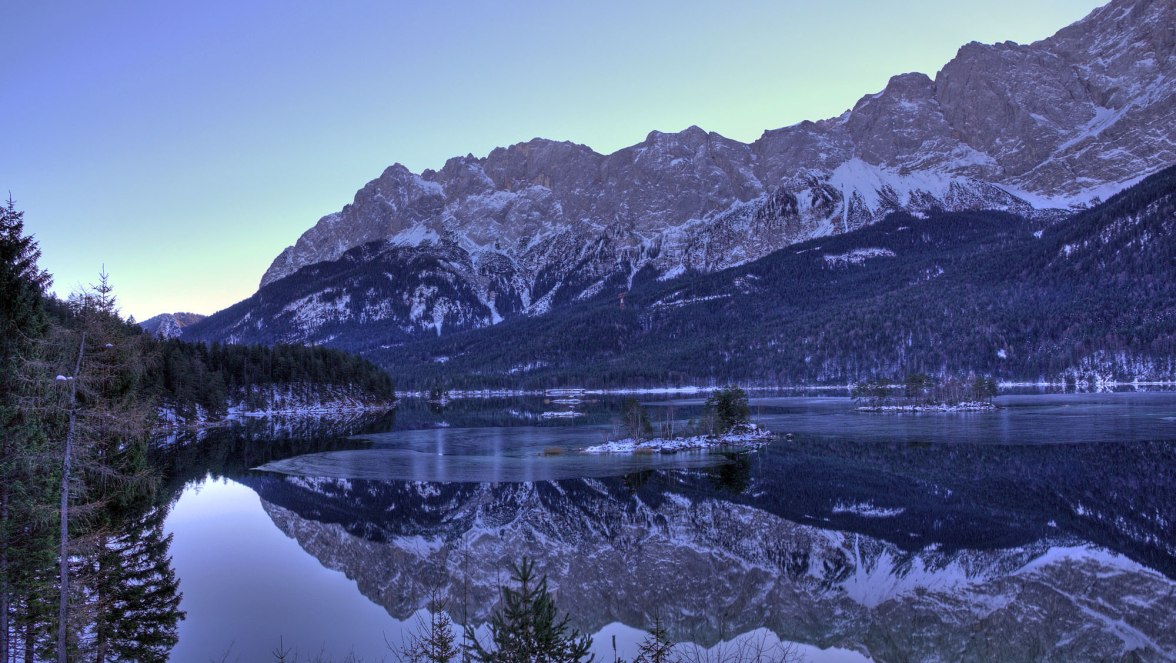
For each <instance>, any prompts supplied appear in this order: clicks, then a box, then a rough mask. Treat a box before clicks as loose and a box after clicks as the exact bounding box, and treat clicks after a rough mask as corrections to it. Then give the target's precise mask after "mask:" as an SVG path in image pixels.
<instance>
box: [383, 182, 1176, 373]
mask: <svg viewBox="0 0 1176 663" xmlns="http://www.w3.org/2000/svg"><path fill="white" fill-rule="evenodd" d="M855 252H856V253H855ZM871 256H872V257H871ZM1174 256H1176V168H1170V169H1168V170H1166V171H1163V172H1160V173H1158V174H1156V175H1154V176H1152V177H1149V178H1147V179H1146V180H1144V181H1143V182H1141V183H1140V184H1138V185H1136V186H1134V187H1131V188H1130V189H1128V190H1126V191H1124V192H1122V193H1121V194H1119V195H1117V196H1115V197H1114V198H1112V199H1110V200H1109V201H1107V202H1106V203H1103V204H1102V205H1099V206H1097V207H1095V208H1093V209H1091V210H1088V211H1086V212H1082V213H1079V214H1076V215H1074V216H1073V217H1071V218H1069V219H1066V220H1064V221H1061V222H1058V223H1055V224H1053V225H1048V226H1046V225H1043V224H1042V223H1038V222H1033V221H1030V220H1027V219H1023V218H1020V217H1017V216H1013V215H1010V214H1004V213H994V212H961V213H950V214H948V213H944V214H933V215H931V216H930V217H929V218H925V219H921V218H915V217H913V216H910V215H907V214H893V215H891V216H890V217H888V218H887V219H886V220H884V221H883V222H880V223H878V224H876V225H873V226H869V227H866V228H863V229H861V230H858V231H855V232H852V233H847V234H844V235H838V236H833V237H825V238H821V239H817V240H812V241H809V242H805V243H803V244H799V245H796V246H793V247H790V248H788V249H785V250H783V251H779V252H777V253H775V254H772V255H770V256H767V257H765V258H763V259H761V260H758V261H756V262H754V263H750V264H748V265H744V266H741V267H738V268H734V269H730V270H726V271H723V272H718V273H714V274H708V275H704V276H693V277H689V276H688V277H683V278H680V279H677V280H674V281H670V282H666V283H655V282H649V281H646V282H644V283H643V284H639V285H635V286H634V288H633V290H632V291H630V292H629V294H628V296H627V297H626V303H625V306H624V307H623V308H622V307H620V306H618V304H617V302H616V301H615V300H613V299H612V298H611V297H609V298H603V299H601V300H597V301H592V302H585V303H580V304H574V305H570V306H568V307H565V308H562V309H560V310H559V311H557V312H554V313H553V314H549V315H545V316H540V317H536V318H515V319H511V320H508V321H506V322H503V323H501V324H499V325H496V326H494V327H490V328H486V329H479V330H473V331H465V332H459V333H455V334H453V335H449V336H442V337H441V338H432V339H426V340H421V341H417V342H415V343H410V344H407V345H403V346H398V347H393V348H388V349H381V350H376V351H373V352H372V353H371V354H370V355H369V356H370V357H371V358H373V359H374V360H376V361H377V362H378V363H381V364H382V365H385V366H388V367H391V368H393V369H394V370H395V371H396V374H397V378H398V380H399V382H400V383H401V384H402V385H406V386H409V387H413V386H415V385H418V384H437V383H445V384H447V385H448V386H450V387H458V388H460V387H473V386H525V387H550V386H559V385H566V384H568V383H577V384H582V385H585V386H608V385H622V384H627V385H641V384H647V385H648V384H671V385H672V384H681V383H690V382H699V381H701V382H712V383H719V384H722V383H725V382H729V381H740V382H744V383H746V382H748V381H752V382H759V383H764V384H781V385H786V384H805V383H809V384H811V383H840V384H844V383H848V382H857V381H860V380H866V379H871V378H878V377H880V378H888V379H896V380H901V379H902V378H903V377H904V376H906V375H909V374H915V373H922V374H928V375H940V376H942V375H957V376H967V375H972V374H978V375H992V376H995V377H998V378H1002V379H1026V380H1038V379H1042V378H1044V379H1051V380H1058V379H1064V378H1068V379H1072V380H1084V379H1092V380H1093V379H1099V378H1104V377H1114V378H1118V379H1127V380H1130V379H1133V378H1143V379H1148V378H1149V377H1159V376H1163V377H1168V378H1171V376H1173V375H1176V260H1174ZM439 358H445V361H439V360H438V359H439Z"/></svg>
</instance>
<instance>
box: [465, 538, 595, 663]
mask: <svg viewBox="0 0 1176 663" xmlns="http://www.w3.org/2000/svg"><path fill="white" fill-rule="evenodd" d="M511 579H512V580H513V581H514V582H515V583H517V584H518V588H517V589H515V588H510V587H503V588H502V606H501V607H500V608H499V609H498V610H496V611H495V612H494V614H493V615H492V616H491V618H490V635H491V640H492V642H493V647H492V648H490V649H487V648H486V647H485V646H484V645H483V644H482V643H481V642H480V641H479V640H478V638H477V636H476V634H475V632H474V629H473V627H472V626H470V625H468V624H467V625H466V640H467V641H468V642H469V644H467V645H466V654H467V655H469V656H470V657H471V658H472V659H473V660H475V661H484V662H486V663H519V662H522V661H529V662H533V663H572V662H579V661H591V660H592V656H591V655H590V654H589V653H588V650H589V649H590V648H591V647H592V637H591V636H582V637H581V636H580V632H579V630H577V629H572V628H571V627H570V626H569V622H570V621H571V617H570V616H569V615H567V614H566V613H565V614H564V616H563V618H562V619H560V618H557V610H556V606H555V601H554V600H553V599H552V598H551V595H550V594H548V593H547V576H542V577H541V578H539V579H538V580H536V579H535V562H534V561H532V560H530V559H527V558H523V561H522V562H521V563H519V564H518V565H516V566H515V567H514V570H513V574H512V576H511Z"/></svg>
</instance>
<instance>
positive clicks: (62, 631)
mask: <svg viewBox="0 0 1176 663" xmlns="http://www.w3.org/2000/svg"><path fill="white" fill-rule="evenodd" d="M85 350H86V334H85V332H82V340H81V343H79V344H78V361H77V363H76V364H74V374H73V377H72V378H71V380H70V387H69V430H68V431H67V432H66V434H65V453H64V455H65V459H64V461H63V463H62V469H61V547H60V549H59V550H58V555H60V557H61V559H60V562H61V570H60V572H59V573H60V574H61V595H60V597H59V598H58V604H57V663H67V661H66V657H65V641H66V632H67V631H68V629H67V623H66V617H67V616H68V612H69V611H68V605H69V464H70V452H71V450H72V447H73V438H74V420H75V418H76V417H75V415H76V414H77V402H78V398H77V397H78V375H79V374H80V373H81V371H82V353H83V352H85Z"/></svg>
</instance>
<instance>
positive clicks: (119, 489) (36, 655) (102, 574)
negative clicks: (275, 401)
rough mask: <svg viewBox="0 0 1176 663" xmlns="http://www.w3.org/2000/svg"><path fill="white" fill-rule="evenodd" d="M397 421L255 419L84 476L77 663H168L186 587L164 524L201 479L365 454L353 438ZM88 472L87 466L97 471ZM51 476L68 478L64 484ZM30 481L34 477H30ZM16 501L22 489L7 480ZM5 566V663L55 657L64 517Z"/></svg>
mask: <svg viewBox="0 0 1176 663" xmlns="http://www.w3.org/2000/svg"><path fill="white" fill-rule="evenodd" d="M389 417H390V415H389V416H386V417H376V418H371V419H357V420H353V421H349V422H347V425H345V426H341V425H340V424H339V422H335V421H325V420H324V421H317V420H315V421H309V420H301V421H291V422H273V421H256V422H247V424H246V425H243V426H235V427H228V428H218V429H212V430H208V431H203V432H201V433H200V434H199V436H195V435H193V436H190V437H188V438H179V439H177V438H175V437H172V438H170V439H168V440H157V441H156V443H155V444H153V445H150V446H149V447H148V448H147V450H146V455H143V451H144V450H143V449H140V450H139V453H138V454H137V455H136V456H135V457H134V458H128V459H124V460H125V462H123V463H122V464H121V466H120V470H121V471H120V473H119V474H118V475H117V476H116V475H113V474H109V473H107V474H105V475H103V474H101V473H96V472H94V471H92V470H91V471H89V472H83V473H82V474H81V477H82V479H84V480H85V481H86V482H87V484H88V487H87V494H88V495H89V496H90V498H91V499H88V500H87V501H86V502H85V503H83V504H79V505H75V507H74V515H73V518H72V523H71V528H70V529H71V555H70V596H69V613H68V615H69V621H68V634H69V635H68V638H67V640H68V648H69V649H68V653H67V655H68V657H69V660H70V661H86V662H90V661H92V662H94V663H103V662H106V661H136V662H150V661H166V660H168V656H169V654H170V651H171V648H172V647H173V646H174V645H175V643H176V641H177V632H178V625H179V622H180V620H182V619H183V618H184V613H183V611H182V610H180V599H181V593H180V587H179V581H178V579H177V578H176V574H175V572H174V570H173V569H172V566H171V556H170V552H169V549H170V546H171V535H169V534H166V533H165V532H164V521H165V520H166V518H167V515H168V512H169V509H170V506H171V504H172V503H173V502H174V501H175V499H176V498H177V497H178V496H179V495H180V493H181V492H182V491H183V489H184V488H185V487H186V486H188V485H190V484H191V483H192V482H195V481H200V480H202V479H203V478H204V477H206V476H208V475H209V474H212V475H214V476H226V475H232V476H235V475H238V474H240V473H242V472H245V471H247V470H248V469H249V468H251V467H254V466H256V465H259V464H263V463H265V462H268V461H270V460H275V459H280V458H286V457H289V456H294V455H298V454H302V453H309V452H313V451H324V450H338V449H352V448H357V447H362V446H364V445H365V443H363V442H356V441H348V440H345V439H343V437H344V436H346V435H350V434H352V433H356V432H359V431H360V430H368V429H373V428H374V429H375V430H383V429H384V428H386V427H387V426H388V425H390V423H389V422H388V421H386V420H387V419H388V418H389ZM86 469H87V468H86V467H83V468H82V470H86ZM49 479H53V480H59V479H58V478H55V477H49ZM26 480H28V477H26ZM5 487H6V488H7V489H8V490H9V494H12V493H13V492H15V489H19V486H15V485H12V484H11V483H6V484H5ZM20 522H21V528H22V529H21V531H20V532H19V534H18V535H17V536H14V537H12V538H11V539H10V540H11V542H12V543H11V545H9V546H7V548H6V549H5V551H4V555H3V558H4V559H3V561H4V563H5V565H6V571H7V574H6V577H7V578H8V582H7V587H6V588H5V589H6V591H5V592H4V593H3V594H4V596H5V597H6V598H7V600H6V601H5V605H0V612H2V613H3V614H4V615H6V616H7V620H6V621H4V622H3V623H2V624H0V626H2V627H3V628H2V629H0V630H2V632H3V633H2V635H3V644H4V648H3V649H2V650H0V651H2V652H3V654H4V657H3V659H0V661H2V663H9V661H11V662H18V661H19V662H22V663H34V662H35V661H46V660H55V659H56V649H55V647H56V638H57V626H56V625H57V615H58V569H57V547H56V546H57V531H58V530H57V522H56V513H55V512H50V511H49V509H48V507H47V506H46V507H45V510H44V513H41V514H40V516H38V515H37V514H35V513H34V514H31V515H30V517H22V518H21V520H20Z"/></svg>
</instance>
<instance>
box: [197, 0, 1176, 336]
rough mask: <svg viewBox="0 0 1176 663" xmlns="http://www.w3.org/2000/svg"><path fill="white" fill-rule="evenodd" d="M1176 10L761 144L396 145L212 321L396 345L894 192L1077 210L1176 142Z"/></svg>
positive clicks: (801, 227)
mask: <svg viewBox="0 0 1176 663" xmlns="http://www.w3.org/2000/svg"><path fill="white" fill-rule="evenodd" d="M1172 26H1176V0H1115V1H1114V2H1111V3H1110V4H1108V5H1106V6H1104V7H1102V8H1099V9H1097V10H1095V11H1094V12H1092V13H1091V14H1090V15H1088V16H1087V17H1086V18H1084V19H1082V20H1081V21H1078V22H1077V23H1075V24H1073V25H1071V26H1068V27H1066V28H1063V29H1062V30H1060V31H1059V32H1058V33H1056V34H1055V35H1053V36H1051V37H1049V38H1047V39H1044V40H1041V41H1038V42H1034V43H1033V44H1028V45H1018V44H1013V43H1011V42H1005V43H1002V44H995V45H984V44H979V43H976V42H972V43H970V44H966V45H964V46H963V47H961V48H960V50H959V52H958V53H957V55H956V57H955V58H953V59H952V60H951V61H949V62H948V63H947V64H945V65H944V67H943V68H942V69H941V70H940V71H939V72H937V74H936V75H935V77H934V78H932V77H930V76H927V75H924V74H918V73H912V74H899V75H897V76H894V77H892V78H891V79H890V81H889V82H888V83H887V85H886V87H885V88H884V89H883V90H882V91H880V92H878V93H875V94H871V95H865V96H863V97H862V98H861V99H860V100H859V101H858V102H857V104H855V106H854V107H853V108H852V109H850V110H848V111H846V112H845V113H843V114H842V115H840V116H838V117H835V118H829V119H825V120H820V121H816V122H812V121H805V122H801V123H799V124H796V125H792V126H790V127H784V128H781V129H774V130H769V131H765V132H764V133H763V135H761V136H760V138H758V139H757V140H755V141H753V142H752V143H741V142H738V141H734V140H731V139H728V138H725V137H723V136H721V135H719V134H717V133H714V132H707V131H704V130H703V129H700V128H698V127H695V126H692V127H690V128H688V129H686V130H684V131H682V132H678V133H663V132H659V131H653V132H650V133H649V134H648V136H647V137H646V139H645V140H644V141H642V142H641V143H638V144H636V145H633V146H630V147H627V148H622V149H620V150H617V151H615V152H613V153H612V154H609V155H602V154H598V153H596V152H594V151H593V150H591V148H588V147H587V146H584V145H578V144H575V143H571V142H567V141H563V142H557V141H550V140H545V139H533V140H531V141H528V142H525V143H517V144H515V145H512V146H509V147H500V148H496V149H494V150H492V151H491V152H490V153H489V154H488V155H487V156H486V157H484V158H477V157H474V156H472V155H467V156H464V157H454V158H452V159H449V160H448V161H447V162H446V163H445V165H444V166H443V167H441V168H440V169H438V170H432V169H426V170H425V171H422V173H420V174H415V173H412V172H411V171H409V170H408V169H407V168H405V167H404V166H402V165H399V164H394V165H392V166H389V167H388V168H387V169H385V170H384V172H383V173H382V174H381V176H380V177H379V178H377V179H375V180H372V181H371V182H368V183H367V184H366V185H365V186H364V187H363V188H361V189H360V190H359V191H358V192H357V194H356V196H355V199H354V201H353V202H352V203H350V204H348V205H347V206H345V207H344V208H343V209H342V210H340V211H339V212H335V213H333V214H329V215H327V216H325V217H323V218H322V219H320V221H319V222H318V223H317V224H316V225H315V226H314V227H312V228H311V229H309V230H307V231H306V232H305V233H304V234H303V235H302V236H301V237H300V238H299V240H298V242H296V243H295V244H294V245H293V246H291V247H289V248H287V249H286V250H285V251H283V252H282V253H281V254H280V255H279V256H278V257H276V258H275V260H274V262H273V264H272V265H271V267H270V269H269V270H267V272H266V274H265V276H264V277H263V279H262V287H261V288H260V289H259V291H258V293H257V294H256V295H255V296H254V297H253V298H250V299H249V300H246V301H245V302H242V303H239V304H237V305H234V306H233V307H230V308H229V309H226V310H225V311H222V312H220V313H218V314H216V315H215V316H213V318H212V319H211V320H210V322H208V323H206V324H202V325H198V326H197V329H198V333H199V334H200V335H202V336H203V337H206V338H216V339H217V340H239V341H246V342H304V343H338V342H340V341H339V338H340V337H339V334H340V333H342V332H340V331H338V330H339V329H340V328H342V327H345V326H347V325H349V324H350V325H361V326H363V327H364V328H365V329H366V333H368V334H369V335H371V336H373V337H378V338H379V339H380V340H379V343H378V345H384V346H395V345H396V344H399V343H403V342H406V341H408V340H411V339H417V338H421V337H423V336H427V335H434V336H440V335H442V334H448V333H449V332H451V331H461V330H466V329H477V328H482V327H488V326H492V325H496V324H498V323H500V322H502V321H504V320H508V319H513V318H518V317H520V316H523V317H528V316H540V315H543V314H545V313H548V312H550V311H552V310H553V309H557V308H560V307H563V306H566V305H568V304H571V303H575V302H582V301H589V300H593V299H595V298H601V297H605V298H621V297H623V296H625V293H627V292H628V291H630V290H632V289H633V288H634V286H635V284H640V283H642V282H647V281H651V280H668V279H672V278H674V277H677V276H681V275H684V274H702V273H712V272H716V271H719V270H723V269H726V268H731V267H735V266H739V265H743V264H747V263H749V262H751V261H753V260H756V259H758V258H762V257H763V256H765V255H768V254H770V253H772V252H773V251H777V250H780V249H783V248H785V247H788V246H792V245H795V244H796V243H797V242H801V241H805V240H810V239H813V238H815V237H825V236H834V235H841V234H844V233H847V232H851V231H853V230H856V229H860V228H864V227H867V226H870V225H872V224H874V223H876V222H878V221H880V220H881V219H883V218H885V217H886V216H887V215H889V214H891V213H894V212H905V213H910V214H913V215H915V216H916V217H926V216H928V215H933V214H935V213H938V212H940V211H964V210H978V209H986V210H998V211H1004V212H1011V213H1014V214H1017V215H1020V216H1023V217H1028V218H1031V219H1036V220H1037V221H1040V222H1046V221H1058V220H1060V219H1062V218H1064V217H1065V216H1066V215H1067V214H1066V211H1065V209H1060V208H1066V209H1068V208H1070V207H1071V206H1079V207H1084V206H1089V205H1092V204H1095V203H1097V202H1098V201H1099V200H1101V199H1102V198H1104V197H1109V196H1110V195H1112V194H1113V193H1115V192H1117V191H1119V190H1122V189H1123V188H1125V187H1127V186H1129V185H1131V184H1133V183H1135V182H1138V181H1139V180H1140V179H1141V178H1142V177H1144V176H1145V175H1147V174H1149V173H1152V172H1156V171H1157V170H1159V169H1161V168H1163V167H1164V166H1166V165H1168V164H1170V163H1173V162H1176V128H1174V127H1176V84H1174V83H1173V82H1174V81H1176V28H1173V27H1172ZM344 265H346V266H347V267H346V268H345V266H344ZM347 269H351V270H352V272H353V273H351V274H347V273H345V272H346V271H347ZM328 274H329V275H331V276H330V279H329V280H324V281H322V282H319V283H316V282H315V278H317V277H319V276H321V277H324V278H326V276H325V275H328ZM316 275H317V276H316ZM246 302H252V303H248V304H247V303H246ZM262 303H264V305H262Z"/></svg>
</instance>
